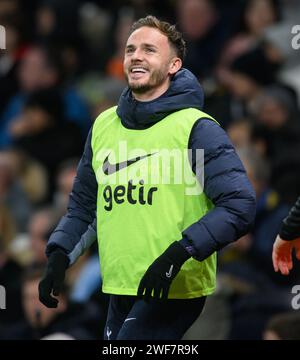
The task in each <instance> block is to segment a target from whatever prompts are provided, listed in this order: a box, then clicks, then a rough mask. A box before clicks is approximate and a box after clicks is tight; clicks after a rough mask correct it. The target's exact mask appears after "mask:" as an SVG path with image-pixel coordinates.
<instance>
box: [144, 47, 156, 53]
mask: <svg viewBox="0 0 300 360" xmlns="http://www.w3.org/2000/svg"><path fill="white" fill-rule="evenodd" d="M146 52H155V50H154V49H153V48H146Z"/></svg>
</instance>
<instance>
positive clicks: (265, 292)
mask: <svg viewBox="0 0 300 360" xmlns="http://www.w3.org/2000/svg"><path fill="white" fill-rule="evenodd" d="M148 14H152V15H156V16H158V17H160V18H161V19H164V20H167V21H169V22H171V23H176V24H177V26H178V28H179V29H180V30H181V31H182V32H183V33H184V37H185V39H186V41H187V50H188V52H187V57H186V60H185V64H184V66H185V67H187V68H188V69H190V70H191V71H192V72H193V73H194V74H195V75H196V76H197V78H198V79H199V81H200V83H201V84H202V86H203V88H204V91H205V105H204V111H206V112H208V113H209V114H210V115H212V116H214V117H215V118H216V119H217V120H218V122H219V123H220V124H221V125H222V126H223V127H224V128H225V129H226V130H227V132H228V134H229V136H230V138H231V140H232V142H233V143H234V145H235V147H236V149H237V151H238V153H239V156H240V157H241V159H242V161H243V163H244V165H245V168H246V170H247V172H248V176H249V178H250V180H251V182H252V184H253V187H254V189H255V191H256V195H257V216H256V223H255V226H254V228H253V230H252V232H251V233H249V234H248V235H246V236H245V237H243V238H241V239H240V240H239V241H237V242H236V243H235V244H233V245H231V246H229V247H227V248H226V249H224V250H223V251H221V252H220V253H219V267H218V279H217V282H218V287H217V291H216V293H215V294H214V295H213V296H211V297H209V299H208V301H207V304H206V308H205V311H204V314H203V315H202V316H201V319H199V320H197V321H196V323H195V324H194V325H193V327H192V328H191V329H190V330H189V331H188V332H187V333H186V335H185V338H186V339H192V340H198V339H269V338H278V339H287V338H297V339H299V338H300V315H299V311H296V310H293V309H292V305H291V301H292V297H293V296H295V294H292V288H293V286H294V285H297V284H300V267H299V262H298V264H296V265H297V266H296V267H295V268H294V269H293V271H292V273H291V274H290V275H289V276H285V277H284V276H281V275H278V274H275V273H274V271H273V268H272V263H271V251H272V244H273V241H274V239H275V237H276V234H277V233H278V230H279V227H280V224H281V221H282V219H283V218H284V217H285V216H286V215H287V213H288V210H289V208H290V206H291V205H292V204H293V202H294V201H295V200H296V198H297V196H299V195H300V155H299V154H300V118H299V99H300V50H298V51H297V50H295V49H293V47H292V45H291V43H292V38H293V37H294V36H295V35H293V34H292V33H291V29H292V27H293V26H294V25H295V24H297V22H298V23H299V14H300V1H298V0H277V1H276V0H230V1H229V0H228V1H227V0H177V1H176V0H131V1H130V0H128V1H121V0H119V1H118V0H110V1H104V0H98V1H96V0H94V1H86V0H43V1H42V0H26V1H25V0H24V1H21V0H0V24H1V25H3V26H5V28H6V36H7V38H6V50H0V284H1V285H2V286H4V287H5V288H6V306H7V308H6V310H0V339H41V338H43V339H44V338H46V339H47V338H60V339H102V333H103V328H104V323H105V317H106V312H107V301H108V300H107V295H105V294H103V293H101V290H100V286H101V275H100V270H99V259H98V254H97V248H96V246H93V247H92V248H91V249H90V251H89V252H88V253H86V254H85V255H84V256H82V257H81V258H80V260H79V261H78V262H77V263H76V264H75V265H74V266H73V267H72V268H71V269H70V270H69V271H68V276H67V281H66V288H65V289H64V291H63V293H62V295H61V299H60V305H59V307H58V308H57V309H55V310H50V309H47V308H46V307H44V306H43V305H42V304H40V303H39V301H38V293H37V284H38V282H39V280H40V278H41V276H42V273H43V270H44V267H45V264H46V257H45V254H44V251H45V246H46V242H47V239H48V237H49V234H50V233H51V231H52V230H53V228H54V227H55V226H56V224H57V222H58V220H59V218H60V217H61V216H62V215H63V214H64V213H65V211H66V206H67V202H68V194H69V192H70V190H71V187H72V182H73V178H74V175H75V173H76V167H77V163H78V160H79V157H80V155H81V153H82V151H83V144H84V141H85V138H86V135H87V133H88V130H89V128H90V127H91V125H92V123H93V120H94V119H95V118H96V116H97V115H98V114H99V113H100V112H101V111H103V110H104V109H106V108H108V107H110V106H113V105H115V104H116V103H117V101H118V98H119V96H120V93H121V91H122V89H123V88H124V86H125V83H124V77H123V71H122V61H123V49H124V44H125V42H126V40H127V36H128V32H129V29H130V27H131V25H132V23H133V22H134V21H135V20H136V19H138V18H139V17H144V16H146V15H148Z"/></svg>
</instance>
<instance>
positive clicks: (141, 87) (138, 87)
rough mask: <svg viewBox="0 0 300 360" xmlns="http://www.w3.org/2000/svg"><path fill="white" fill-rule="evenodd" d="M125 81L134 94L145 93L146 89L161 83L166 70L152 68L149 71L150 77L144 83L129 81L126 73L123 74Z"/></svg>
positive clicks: (163, 80) (148, 89) (164, 78)
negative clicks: (150, 71) (151, 70)
mask: <svg viewBox="0 0 300 360" xmlns="http://www.w3.org/2000/svg"><path fill="white" fill-rule="evenodd" d="M125 77H126V81H127V84H128V87H129V88H130V89H131V91H133V92H134V93H136V94H145V93H147V92H148V91H150V90H152V89H154V88H156V87H159V86H160V85H161V84H163V83H164V82H165V80H166V72H165V71H164V70H161V69H158V70H154V71H153V72H152V73H150V78H149V80H148V81H147V82H145V83H138V82H133V83H130V81H129V77H128V74H125Z"/></svg>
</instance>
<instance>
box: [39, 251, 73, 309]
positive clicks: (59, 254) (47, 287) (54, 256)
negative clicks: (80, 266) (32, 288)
mask: <svg viewBox="0 0 300 360" xmlns="http://www.w3.org/2000/svg"><path fill="white" fill-rule="evenodd" d="M69 262H70V260H69V258H68V256H67V255H66V254H65V253H64V252H63V251H62V250H59V249H56V250H54V251H53V252H52V253H51V254H50V256H49V258H48V264H47V268H46V272H45V275H44V277H43V278H42V280H41V282H40V283H39V298H40V302H41V303H43V304H44V305H45V306H47V307H48V308H56V307H57V304H58V300H57V299H56V298H54V297H53V296H52V294H53V295H54V296H58V295H59V294H60V291H61V289H62V286H63V283H64V279H65V272H66V270H67V268H68V266H69Z"/></svg>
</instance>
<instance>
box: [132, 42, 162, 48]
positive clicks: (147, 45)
mask: <svg viewBox="0 0 300 360" xmlns="http://www.w3.org/2000/svg"><path fill="white" fill-rule="evenodd" d="M135 47H136V46H135V45H133V44H128V45H126V49H128V48H135ZM142 47H152V48H155V49H158V47H157V46H155V45H153V44H147V43H143V44H142Z"/></svg>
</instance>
